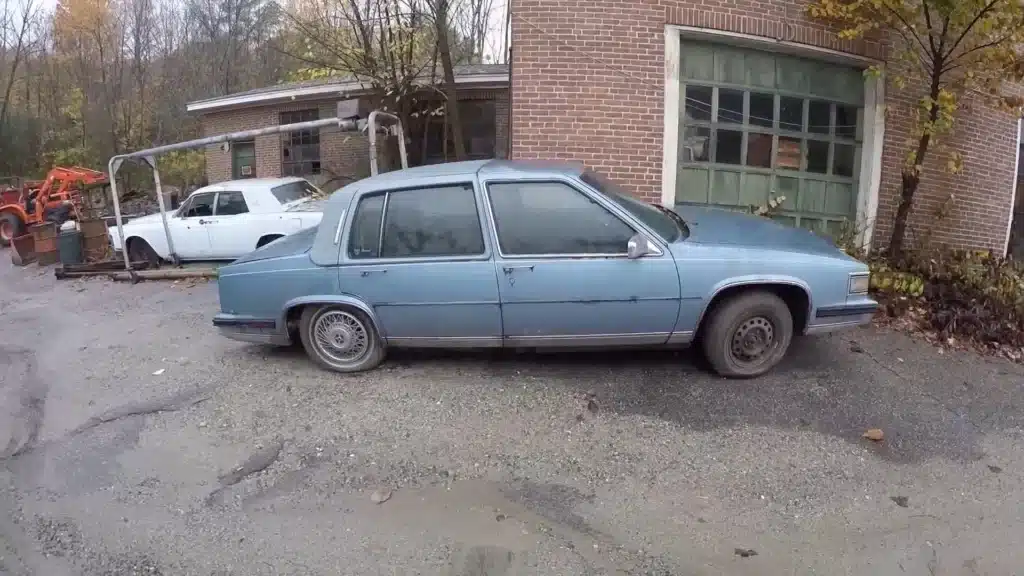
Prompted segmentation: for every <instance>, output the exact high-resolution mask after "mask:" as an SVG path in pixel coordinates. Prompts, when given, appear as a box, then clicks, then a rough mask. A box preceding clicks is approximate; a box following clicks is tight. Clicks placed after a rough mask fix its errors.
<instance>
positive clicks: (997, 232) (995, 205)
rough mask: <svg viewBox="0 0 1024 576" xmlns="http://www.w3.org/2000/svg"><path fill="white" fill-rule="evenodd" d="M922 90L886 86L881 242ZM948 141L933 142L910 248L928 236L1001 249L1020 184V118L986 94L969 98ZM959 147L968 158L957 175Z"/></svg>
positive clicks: (931, 239)
mask: <svg viewBox="0 0 1024 576" xmlns="http://www.w3.org/2000/svg"><path fill="white" fill-rule="evenodd" d="M924 93H925V90H924V89H922V88H920V87H917V88H916V89H915V87H909V86H908V87H907V89H905V90H899V89H897V88H896V87H895V86H893V85H892V83H891V82H890V83H889V85H887V86H886V106H887V108H886V119H885V147H884V149H883V152H882V185H881V188H880V189H879V194H878V218H877V220H876V222H877V224H876V228H875V243H876V245H878V246H885V245H887V244H888V243H889V237H890V235H891V234H892V224H893V218H894V217H895V215H896V207H897V205H898V201H899V196H900V186H901V169H902V166H903V162H904V159H905V158H906V156H907V152H908V151H909V150H911V149H912V148H913V147H911V146H908V145H907V141H908V138H910V136H911V130H912V126H913V123H914V108H915V106H916V104H917V101H918V99H919V98H920V97H921V96H923V95H924ZM942 141H943V142H944V145H943V146H942V147H940V148H936V147H934V146H933V147H931V149H930V151H929V152H928V154H927V155H926V156H925V163H924V168H923V175H922V177H921V184H920V187H919V188H918V191H917V193H916V194H915V195H914V203H913V211H912V212H911V214H910V218H909V221H908V225H907V234H906V237H905V241H906V243H907V245H914V244H921V242H922V240H927V241H928V242H929V243H930V244H939V245H947V246H951V247H959V248H973V249H984V250H994V251H996V252H998V253H1002V252H1003V250H1004V249H1005V248H1006V230H1007V226H1008V225H1009V223H1010V218H1011V217H1012V215H1011V213H1010V206H1011V202H1012V201H1013V195H1014V187H1015V182H1016V175H1015V174H1014V172H1013V169H1014V160H1015V158H1016V152H1017V119H1016V117H1013V116H1011V115H1010V114H1007V113H1005V112H1002V111H999V110H997V109H994V108H992V107H991V106H990V105H988V104H987V103H986V102H984V101H983V99H982V98H980V97H977V96H975V97H971V98H968V99H967V100H966V101H965V102H964V103H963V106H962V107H961V109H960V111H959V113H958V116H957V120H956V124H955V127H954V130H953V132H952V133H951V134H949V135H946V136H944V137H943V138H942ZM954 149H955V150H957V151H958V152H960V154H961V155H962V157H963V172H962V173H961V174H958V175H953V174H950V173H949V171H948V170H947V169H946V165H947V161H948V160H949V158H950V152H951V151H952V150H954ZM951 195H952V197H951ZM944 206H945V207H944Z"/></svg>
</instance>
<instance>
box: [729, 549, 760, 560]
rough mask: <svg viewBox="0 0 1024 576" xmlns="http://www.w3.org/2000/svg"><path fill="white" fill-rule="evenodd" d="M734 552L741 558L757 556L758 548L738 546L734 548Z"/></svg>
mask: <svg viewBox="0 0 1024 576" xmlns="http://www.w3.org/2000/svg"><path fill="white" fill-rule="evenodd" d="M733 553H734V554H736V555H737V556H739V557H740V558H750V557H751V556H757V550H753V549H750V548H737V549H735V550H733Z"/></svg>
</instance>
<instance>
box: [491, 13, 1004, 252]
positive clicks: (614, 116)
mask: <svg viewBox="0 0 1024 576" xmlns="http://www.w3.org/2000/svg"><path fill="white" fill-rule="evenodd" d="M511 2H512V13H513V15H512V55H513V64H512V83H511V90H512V92H511V103H512V110H511V123H512V126H511V130H512V150H511V155H512V157H514V158H554V159H566V160H577V161H582V162H583V163H585V164H587V165H588V166H590V167H592V168H596V169H599V170H603V171H605V172H606V173H607V174H609V175H610V176H611V177H612V178H614V179H616V180H618V181H619V182H620V183H621V184H623V185H625V186H627V187H628V188H630V189H632V190H633V191H635V192H636V194H637V195H638V196H641V197H643V198H645V199H647V200H651V201H660V200H661V164H662V156H661V154H662V133H663V130H664V128H663V118H664V117H663V114H664V105H665V103H664V82H665V77H664V66H665V54H664V26H665V25H666V24H677V25H683V26H692V27H700V28H709V29H715V30H723V31H728V32H737V33H742V34H748V35H754V36H763V37H767V38H773V39H779V40H786V41H790V42H797V43H803V44H808V45H811V46H816V47H822V48H828V49H832V50H838V51H843V52H849V53H854V54H860V55H865V56H869V57H872V58H881V57H882V55H883V46H882V44H881V43H880V42H877V41H863V40H862V41H857V42H852V41H847V40H841V39H839V38H838V37H837V36H836V35H835V34H833V33H831V32H830V31H829V30H827V29H826V28H825V27H823V26H822V25H821V24H819V23H817V22H814V21H811V20H810V19H808V17H807V16H806V6H807V5H808V1H807V0H761V1H757V0H690V1H685V0H511ZM887 94H889V95H891V96H890V97H889V98H888V118H887V122H886V130H885V136H886V137H885V146H884V150H883V155H884V159H885V164H884V167H883V178H882V187H881V189H880V191H879V211H878V220H877V221H876V231H875V240H876V241H879V240H882V239H885V240H887V236H886V234H887V233H888V231H890V230H891V219H892V216H893V208H892V207H893V206H894V203H893V194H894V193H896V191H894V190H893V185H894V183H898V180H899V162H900V159H901V158H902V156H903V152H904V151H905V148H904V144H903V143H904V141H905V140H906V138H907V136H908V135H909V123H908V121H909V118H910V116H909V114H910V110H911V109H910V108H908V105H910V104H912V101H913V98H914V97H913V95H912V94H913V90H910V91H908V92H905V93H900V92H898V91H895V89H894V88H893V87H891V86H890V87H888V89H887ZM961 118H962V120H961V122H960V125H961V126H963V128H962V129H961V130H960V131H959V132H958V134H957V135H956V136H955V137H954V138H953V139H952V140H951V142H957V143H958V147H959V148H960V149H961V150H962V152H963V153H964V155H965V161H966V172H965V174H964V175H963V176H959V177H956V178H951V177H948V176H945V175H938V174H937V172H938V166H939V164H938V162H939V159H938V158H936V157H933V158H932V160H933V161H932V162H930V163H928V166H927V168H926V179H925V180H926V181H925V182H923V183H922V187H921V190H920V191H919V193H918V204H917V206H918V207H919V209H918V210H915V213H914V218H915V220H914V222H915V227H916V228H918V229H920V228H921V227H922V226H923V224H924V223H925V222H926V221H927V220H928V218H929V216H928V215H929V214H931V213H934V212H933V211H932V209H933V208H935V207H936V206H937V204H939V203H941V201H942V199H944V198H945V196H946V193H945V191H946V190H950V189H953V190H956V191H957V203H956V205H955V208H954V210H953V214H952V217H953V218H956V219H957V222H958V224H956V225H944V226H937V227H935V233H934V236H933V238H934V239H935V240H936V241H938V242H945V243H949V244H957V245H973V246H983V247H991V248H998V249H999V250H1002V243H1003V242H1004V240H1005V232H1006V223H1007V221H1006V218H1007V213H1008V211H1009V199H1010V195H1011V186H1012V175H1011V173H1012V171H1013V159H1014V153H1013V146H1014V143H1015V142H1016V122H1015V120H1013V119H1011V118H1009V117H1008V116H1006V115H1004V114H1002V113H999V112H995V111H993V110H990V109H986V108H985V107H984V106H982V105H981V104H980V103H972V105H971V108H970V111H969V112H968V113H967V114H965V115H964V116H962V117H961ZM930 211H931V212H930Z"/></svg>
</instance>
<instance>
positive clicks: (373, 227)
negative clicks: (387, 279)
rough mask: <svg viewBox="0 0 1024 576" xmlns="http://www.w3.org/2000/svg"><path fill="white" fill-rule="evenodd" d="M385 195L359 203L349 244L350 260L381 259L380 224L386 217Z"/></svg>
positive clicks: (365, 199)
mask: <svg viewBox="0 0 1024 576" xmlns="http://www.w3.org/2000/svg"><path fill="white" fill-rule="evenodd" d="M386 197H387V196H386V195H385V194H378V195H377V196H366V197H364V198H363V199H362V200H360V201H359V206H358V207H357V208H356V214H355V217H354V218H353V219H352V232H351V236H350V238H351V239H350V240H349V243H348V255H349V258H379V257H380V223H381V218H383V217H384V199H385V198H386Z"/></svg>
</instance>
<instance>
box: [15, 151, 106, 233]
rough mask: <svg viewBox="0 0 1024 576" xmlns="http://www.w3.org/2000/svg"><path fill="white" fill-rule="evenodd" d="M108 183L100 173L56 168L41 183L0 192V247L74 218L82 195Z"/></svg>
mask: <svg viewBox="0 0 1024 576" xmlns="http://www.w3.org/2000/svg"><path fill="white" fill-rule="evenodd" d="M107 183H108V180H107V175H106V174H104V173H103V172H98V171H96V170H91V169H89V168H82V167H79V166H74V167H71V168H65V167H60V166H58V167H56V168H53V169H52V170H50V172H49V173H47V175H46V179H45V180H43V181H23V182H20V183H19V184H20V185H19V186H18V188H13V187H10V186H7V187H6V189H0V246H7V245H9V244H10V243H11V240H13V239H15V238H17V237H18V236H21V235H23V234H25V233H26V231H27V230H28V227H29V226H32V225H33V224H39V223H42V222H46V221H48V219H51V218H52V217H53V216H54V215H55V214H56V215H59V214H60V213H61V212H65V211H66V212H68V213H69V214H68V215H69V216H73V217H77V216H78V214H79V207H80V206H81V202H82V192H83V191H84V190H86V189H88V188H91V187H93V186H102V185H105V184H107Z"/></svg>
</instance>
